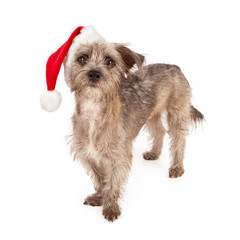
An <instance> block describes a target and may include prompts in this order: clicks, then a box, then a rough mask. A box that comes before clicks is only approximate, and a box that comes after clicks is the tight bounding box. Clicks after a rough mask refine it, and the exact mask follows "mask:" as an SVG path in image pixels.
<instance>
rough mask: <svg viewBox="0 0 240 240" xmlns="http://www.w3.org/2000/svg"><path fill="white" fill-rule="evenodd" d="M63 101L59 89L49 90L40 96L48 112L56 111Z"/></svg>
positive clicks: (43, 106) (41, 102)
mask: <svg viewBox="0 0 240 240" xmlns="http://www.w3.org/2000/svg"><path fill="white" fill-rule="evenodd" d="M61 101H62V98H61V94H60V93H59V92H58V91H57V90H53V91H47V92H45V93H43V94H42V95H41V97H40V105H41V108H42V109H44V110H46V111H48V112H54V111H56V110H57V109H58V108H59V106H60V104H61Z"/></svg>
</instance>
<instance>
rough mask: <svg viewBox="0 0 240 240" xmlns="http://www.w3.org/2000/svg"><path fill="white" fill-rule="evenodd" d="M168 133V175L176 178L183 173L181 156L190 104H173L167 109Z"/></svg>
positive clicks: (188, 121) (182, 154) (188, 123)
mask: <svg viewBox="0 0 240 240" xmlns="http://www.w3.org/2000/svg"><path fill="white" fill-rule="evenodd" d="M167 118H168V126H169V130H168V134H169V136H170V138H171V147H170V150H171V155H172V163H171V166H170V169H169V177H170V178H177V177H180V176H182V174H183V173H184V167H183V158H184V150H185V145H186V136H187V134H188V127H189V125H190V120H191V118H190V106H188V104H186V106H173V107H171V108H169V109H168V117H167Z"/></svg>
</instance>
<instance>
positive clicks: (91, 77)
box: [88, 70, 101, 82]
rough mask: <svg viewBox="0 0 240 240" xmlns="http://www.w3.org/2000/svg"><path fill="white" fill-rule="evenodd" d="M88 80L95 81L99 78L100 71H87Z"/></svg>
mask: <svg viewBox="0 0 240 240" xmlns="http://www.w3.org/2000/svg"><path fill="white" fill-rule="evenodd" d="M88 77H89V80H90V81H92V82H97V81H99V80H100V78H101V73H100V72H99V71H96V70H92V71H90V72H89V73H88Z"/></svg>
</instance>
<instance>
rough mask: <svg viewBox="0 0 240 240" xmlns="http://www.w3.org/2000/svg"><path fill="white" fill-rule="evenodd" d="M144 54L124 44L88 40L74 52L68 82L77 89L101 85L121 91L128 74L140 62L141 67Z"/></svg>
mask: <svg viewBox="0 0 240 240" xmlns="http://www.w3.org/2000/svg"><path fill="white" fill-rule="evenodd" d="M143 61H144V57H143V56H142V55H140V54H137V53H135V52H133V51H131V50H130V49H128V48H127V47H125V46H124V45H122V44H116V43H103V42H101V43H93V44H84V45H81V47H80V48H79V49H78V51H77V52H76V54H75V56H74V62H73V64H72V68H71V69H70V74H69V78H70V79H68V82H69V85H70V88H71V90H72V91H73V92H77V93H80V92H82V91H83V90H84V89H89V88H91V89H92V88H95V89H96V88H97V89H100V90H101V92H103V93H105V94H108V93H114V92H116V91H118V89H119V88H120V87H121V85H122V83H123V81H126V75H127V74H129V73H130V69H131V68H132V67H133V66H134V65H135V64H136V65H137V66H138V68H139V69H140V68H141V66H142V63H143Z"/></svg>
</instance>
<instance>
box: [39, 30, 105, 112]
mask: <svg viewBox="0 0 240 240" xmlns="http://www.w3.org/2000/svg"><path fill="white" fill-rule="evenodd" d="M96 41H104V38H103V37H102V36H101V35H100V34H99V33H98V32H97V31H96V30H95V29H94V28H93V27H92V26H87V27H77V28H76V29H75V30H74V31H73V33H72V34H71V36H70V37H69V39H68V40H67V41H66V42H65V43H64V44H63V45H62V46H61V47H60V48H59V49H58V50H57V51H56V52H55V53H53V54H52V55H51V56H50V57H49V58H48V61H47V65H46V80H47V81H46V82H47V90H48V91H47V92H45V93H43V94H42V95H41V97H40V105H41V107H42V109H44V110H46V111H48V112H53V111H55V110H57V109H58V107H59V106H60V104H61V101H62V98H61V94H60V93H59V92H58V91H57V90H55V86H56V82H57V77H58V74H59V71H60V68H61V65H62V63H63V61H64V70H65V79H67V75H68V74H69V69H70V68H71V65H72V63H73V61H74V54H75V52H76V51H77V49H78V48H79V47H80V46H81V44H85V43H93V42H96Z"/></svg>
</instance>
